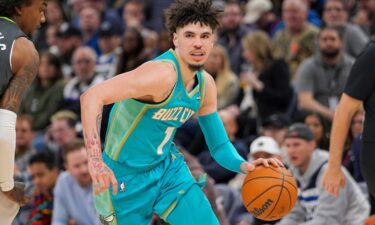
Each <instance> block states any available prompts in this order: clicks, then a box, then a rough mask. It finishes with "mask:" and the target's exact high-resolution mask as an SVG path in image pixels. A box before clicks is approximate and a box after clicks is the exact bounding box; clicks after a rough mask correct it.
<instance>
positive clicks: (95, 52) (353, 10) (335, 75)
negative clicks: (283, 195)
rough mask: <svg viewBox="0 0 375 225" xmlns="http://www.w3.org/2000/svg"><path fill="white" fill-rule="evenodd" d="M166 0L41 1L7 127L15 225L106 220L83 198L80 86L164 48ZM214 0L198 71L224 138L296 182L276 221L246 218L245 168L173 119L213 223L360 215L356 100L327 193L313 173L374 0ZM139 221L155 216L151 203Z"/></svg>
mask: <svg viewBox="0 0 375 225" xmlns="http://www.w3.org/2000/svg"><path fill="white" fill-rule="evenodd" d="M172 2H173V0H50V1H49V2H48V7H47V9H46V23H45V24H43V25H42V26H41V28H40V29H39V30H38V32H37V33H36V34H35V35H34V36H33V41H34V43H35V45H36V47H37V49H38V51H39V53H40V65H39V72H38V75H37V78H36V79H35V81H34V83H33V84H32V86H31V88H30V89H29V90H28V92H27V93H26V94H25V96H24V99H23V101H22V103H21V107H20V115H19V116H18V118H17V126H16V135H17V141H16V142H17V143H16V167H15V178H16V179H17V180H19V181H22V182H25V183H26V186H27V192H28V193H29V194H30V195H31V196H32V199H33V200H32V201H31V202H30V203H29V204H27V205H25V206H24V207H22V208H21V210H20V212H19V214H18V215H17V217H16V219H15V221H14V222H13V225H48V224H52V225H96V224H98V225H99V224H104V223H105V219H106V218H99V217H98V216H97V215H96V212H95V209H94V206H93V199H92V189H91V179H90V176H89V173H88V167H87V153H86V151H85V147H84V145H83V142H82V129H81V123H80V98H79V97H80V95H81V94H82V93H83V92H84V91H86V90H87V89H88V88H90V87H91V86H93V85H96V84H98V83H100V82H103V81H104V80H107V79H110V78H112V77H114V76H116V75H117V74H121V73H125V72H127V71H130V70H133V69H135V68H136V67H138V66H139V65H141V64H142V63H144V62H146V61H148V60H151V59H153V58H154V57H155V56H158V55H159V54H161V53H163V52H165V51H167V50H168V49H170V48H173V46H172V43H171V40H170V36H169V35H170V34H169V33H168V32H167V31H166V30H165V27H164V17H163V9H165V8H166V7H168V5H169V4H171V3H172ZM213 3H214V5H215V6H216V7H218V8H220V9H221V10H222V13H221V14H220V18H219V22H220V26H219V29H218V30H217V32H216V33H215V45H214V47H213V49H212V52H211V54H210V55H209V58H208V60H207V62H206V64H205V65H204V69H205V70H206V71H207V72H209V73H210V74H211V75H212V76H213V78H214V79H215V82H216V85H217V97H218V110H219V115H220V117H221V119H222V121H223V123H224V126H225V129H226V132H227V134H228V136H229V139H230V141H231V142H232V143H233V145H234V146H235V148H236V149H237V151H238V152H239V153H240V155H242V156H243V157H244V158H247V159H249V160H252V159H257V158H260V157H263V158H268V157H278V158H279V159H281V160H282V161H283V162H284V163H285V165H286V166H287V167H289V168H290V170H291V171H292V173H293V175H294V176H295V178H296V179H297V181H298V183H299V188H300V192H299V195H300V196H299V199H298V202H297V203H296V207H295V208H294V209H293V210H292V212H291V214H290V215H288V216H287V217H285V218H284V219H282V220H281V221H268V222H266V221H260V220H257V219H256V218H254V217H252V216H251V214H249V213H248V212H247V211H246V209H245V208H244V206H243V205H242V203H241V194H240V193H241V185H242V182H243V179H244V177H243V175H237V174H235V173H234V172H231V171H228V170H227V169H225V168H223V167H221V166H220V165H219V164H218V163H216V162H215V161H214V160H213V159H212V157H211V156H210V154H209V151H208V148H207V146H206V144H205V141H204V138H203V134H202V132H201V131H200V129H199V126H198V123H197V121H196V119H195V118H194V117H193V118H191V119H190V120H189V121H187V122H186V124H185V125H184V126H183V127H181V128H180V129H179V130H178V131H177V134H176V137H175V143H176V144H177V145H178V146H179V148H180V150H181V152H183V153H184V155H185V158H186V161H187V163H188V165H189V168H190V169H191V171H192V175H193V176H194V177H195V178H196V179H197V180H200V179H202V175H203V174H205V173H207V174H208V180H207V184H206V186H205V188H204V192H205V193H206V195H207V197H208V199H209V201H210V202H211V205H212V207H213V209H214V211H215V213H216V215H217V216H218V218H219V220H220V222H221V224H223V225H261V224H263V225H265V224H280V225H281V224H287V225H291V224H292V225H298V224H300V225H302V224H306V225H307V224H331V225H336V224H344V225H362V224H363V223H364V221H365V220H366V218H367V217H368V216H370V215H372V214H375V204H374V202H375V201H374V199H373V197H372V196H369V194H368V192H367V190H366V185H365V183H364V181H363V177H362V175H361V171H360V165H359V150H360V141H359V140H360V136H361V132H362V125H363V117H364V112H363V109H362V108H359V109H358V112H357V113H356V115H355V116H354V117H353V121H352V123H351V131H350V132H349V135H348V137H347V142H346V145H345V149H344V157H343V159H342V160H343V166H344V167H345V176H346V178H347V183H346V186H345V187H344V188H343V189H342V191H341V192H340V195H339V196H338V197H333V196H330V195H329V194H328V193H327V192H325V191H324V189H323V188H322V186H321V183H320V181H321V174H322V173H323V171H324V169H325V163H326V161H327V158H328V151H329V149H328V147H329V132H330V126H331V123H332V118H333V115H334V112H335V108H336V106H337V104H338V102H339V99H340V96H341V93H342V91H343V90H344V87H345V84H346V81H347V78H348V75H349V72H350V69H351V66H352V65H353V62H354V61H355V60H356V57H357V56H358V55H359V54H361V52H362V50H363V49H365V48H366V46H367V45H368V44H369V42H371V40H372V39H373V37H374V34H375V20H374V18H375V0H356V1H355V0H213ZM155 76H157V74H155ZM110 110H111V105H108V106H105V108H104V111H103V121H102V126H101V127H102V131H101V138H102V141H103V143H104V139H105V132H106V127H107V122H108V116H109V112H110ZM119 188H121V187H119ZM146 194H147V193H146ZM308 199H314V201H312V202H308ZM124 207H126V206H124ZM332 208H334V209H332ZM353 221H354V222H353ZM151 224H152V225H156V224H163V222H162V221H160V219H159V218H158V217H157V215H155V216H154V218H153V220H152V222H151Z"/></svg>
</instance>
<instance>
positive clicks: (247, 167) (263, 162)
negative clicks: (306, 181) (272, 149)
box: [240, 158, 284, 174]
mask: <svg viewBox="0 0 375 225" xmlns="http://www.w3.org/2000/svg"><path fill="white" fill-rule="evenodd" d="M271 165H272V166H274V167H284V164H283V163H282V162H281V161H280V160H279V159H276V158H269V159H263V158H259V159H257V160H254V161H252V162H243V163H241V166H240V168H241V171H242V172H244V173H245V174H247V173H248V172H250V171H253V170H255V167H257V166H265V167H270V166H271Z"/></svg>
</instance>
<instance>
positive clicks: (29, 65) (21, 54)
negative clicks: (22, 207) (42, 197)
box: [0, 38, 39, 204]
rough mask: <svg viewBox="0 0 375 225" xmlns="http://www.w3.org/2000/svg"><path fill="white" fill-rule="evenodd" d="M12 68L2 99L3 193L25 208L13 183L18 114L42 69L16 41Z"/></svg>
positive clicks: (29, 48) (25, 44)
mask: <svg viewBox="0 0 375 225" xmlns="http://www.w3.org/2000/svg"><path fill="white" fill-rule="evenodd" d="M11 65H12V70H13V73H14V75H13V77H12V79H11V81H10V83H9V84H8V87H7V88H6V89H5V92H4V93H3V96H2V98H1V99H0V160H1V162H0V189H1V190H2V191H6V192H7V193H6V195H7V196H8V197H9V198H10V199H12V200H14V201H16V202H19V203H20V204H22V202H23V197H24V196H23V192H22V191H21V192H19V191H18V192H17V188H14V181H13V173H14V156H15V145H16V133H15V127H16V118H17V115H16V113H17V110H18V107H19V105H20V102H21V99H22V95H23V93H24V92H25V91H26V89H27V88H28V87H29V85H30V83H31V82H32V81H33V79H34V77H35V75H36V73H37V71H38V66H39V56H38V53H37V52H36V50H35V47H34V45H33V44H32V43H31V42H30V41H29V40H27V39H26V38H19V39H17V40H16V41H15V44H14V46H13V55H12V58H11ZM0 76H1V74H0ZM11 190H12V191H11Z"/></svg>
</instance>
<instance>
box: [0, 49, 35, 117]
mask: <svg viewBox="0 0 375 225" xmlns="http://www.w3.org/2000/svg"><path fill="white" fill-rule="evenodd" d="M38 68H39V56H38V54H35V56H33V57H32V59H31V60H30V61H29V62H28V63H27V64H26V65H25V66H23V67H22V68H21V69H20V71H19V72H17V74H15V75H14V76H13V78H12V80H11V81H10V83H9V86H8V87H7V89H6V90H5V92H4V95H3V97H2V99H1V100H0V108H2V109H7V110H10V111H13V112H17V111H18V108H19V106H20V103H21V100H22V96H23V94H24V93H25V91H26V90H27V88H28V87H29V86H30V84H31V83H32V81H33V80H34V78H35V76H36V74H37V73H38Z"/></svg>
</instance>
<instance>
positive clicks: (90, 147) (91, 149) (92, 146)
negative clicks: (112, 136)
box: [84, 129, 102, 158]
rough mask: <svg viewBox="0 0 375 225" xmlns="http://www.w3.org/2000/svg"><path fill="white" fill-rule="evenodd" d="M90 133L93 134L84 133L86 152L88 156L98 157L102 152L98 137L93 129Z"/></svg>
mask: <svg viewBox="0 0 375 225" xmlns="http://www.w3.org/2000/svg"><path fill="white" fill-rule="evenodd" d="M92 133H93V135H91V136H90V135H86V134H85V135H84V138H85V144H86V148H87V152H88V155H89V158H94V157H100V156H101V153H102V151H101V144H100V139H99V137H98V135H97V134H96V130H95V129H93V130H92Z"/></svg>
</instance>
